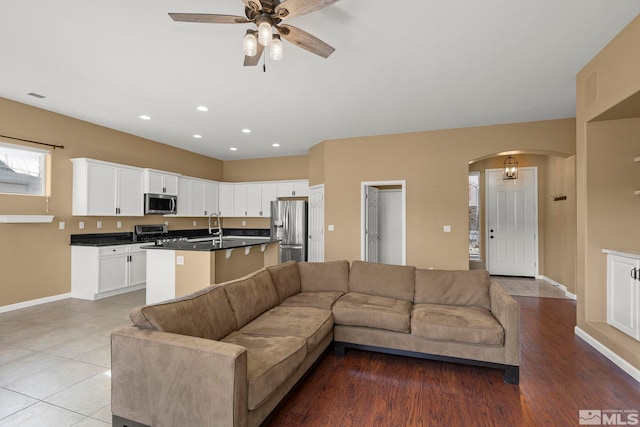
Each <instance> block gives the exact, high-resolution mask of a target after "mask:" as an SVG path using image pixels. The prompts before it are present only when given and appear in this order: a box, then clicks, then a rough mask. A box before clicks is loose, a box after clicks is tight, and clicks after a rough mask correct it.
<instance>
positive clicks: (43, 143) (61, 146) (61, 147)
mask: <svg viewBox="0 0 640 427" xmlns="http://www.w3.org/2000/svg"><path fill="white" fill-rule="evenodd" d="M0 136H1V137H3V138H9V139H15V140H16V141H24V142H30V143H32V144H40V145H46V146H47V147H53V149H54V150H55V149H56V148H60V149H62V150H64V145H55V144H47V143H46V142H38V141H32V140H30V139H22V138H15V137H13V136H7V135H1V134H0Z"/></svg>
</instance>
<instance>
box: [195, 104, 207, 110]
mask: <svg viewBox="0 0 640 427" xmlns="http://www.w3.org/2000/svg"><path fill="white" fill-rule="evenodd" d="M197 110H198V111H209V109H208V108H207V107H205V106H204V105H200V106H199V107H198V108H197Z"/></svg>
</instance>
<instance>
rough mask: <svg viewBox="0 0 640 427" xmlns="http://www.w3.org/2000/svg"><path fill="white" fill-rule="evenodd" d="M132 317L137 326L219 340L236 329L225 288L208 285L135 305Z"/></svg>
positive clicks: (130, 315)
mask: <svg viewBox="0 0 640 427" xmlns="http://www.w3.org/2000/svg"><path fill="white" fill-rule="evenodd" d="M129 317H130V318H131V321H132V322H133V323H134V324H135V325H136V326H138V327H140V328H144V329H155V330H158V331H163V332H172V333H175V334H180V335H189V336H192V337H199V338H207V339H211V340H219V339H221V338H223V337H225V336H227V335H228V334H230V333H231V332H233V331H234V330H236V318H235V316H234V314H233V310H232V309H231V305H230V304H229V300H228V299H227V295H226V293H225V291H224V290H223V289H222V288H220V287H216V286H209V287H207V288H204V289H202V290H199V291H197V292H194V293H192V294H189V295H186V296H184V297H181V298H177V299H174V300H170V301H167V302H162V303H159V304H154V305H145V306H141V307H137V308H135V309H134V310H133V311H132V312H131V313H130V314H129Z"/></svg>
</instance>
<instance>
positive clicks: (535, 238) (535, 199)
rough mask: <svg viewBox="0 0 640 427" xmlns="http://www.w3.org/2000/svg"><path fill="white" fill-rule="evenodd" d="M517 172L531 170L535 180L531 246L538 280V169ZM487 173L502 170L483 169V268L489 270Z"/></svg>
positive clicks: (527, 168) (500, 170)
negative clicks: (532, 246)
mask: <svg viewBox="0 0 640 427" xmlns="http://www.w3.org/2000/svg"><path fill="white" fill-rule="evenodd" d="M519 170H531V171H533V177H534V180H535V185H534V188H533V201H534V204H535V209H534V212H533V214H534V227H535V229H534V238H533V245H534V249H533V252H534V255H533V256H534V263H535V266H534V272H535V277H536V278H539V277H540V260H539V245H538V242H539V241H540V239H539V235H540V233H539V223H538V210H539V209H540V206H539V203H538V167H537V166H530V167H523V168H519ZM487 172H500V173H502V169H485V170H484V188H485V192H484V193H485V195H484V206H485V209H484V211H485V215H484V216H485V218H484V221H485V222H484V241H485V242H484V244H485V254H486V260H485V266H486V269H487V270H489V266H490V265H491V264H490V260H489V257H490V256H491V253H490V252H489V211H488V207H489V192H488V191H486V189H487Z"/></svg>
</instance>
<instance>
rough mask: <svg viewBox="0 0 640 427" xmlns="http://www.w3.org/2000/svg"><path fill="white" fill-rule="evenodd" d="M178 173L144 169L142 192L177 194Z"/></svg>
mask: <svg viewBox="0 0 640 427" xmlns="http://www.w3.org/2000/svg"><path fill="white" fill-rule="evenodd" d="M178 177H179V175H178V174H174V173H170V172H164V171H158V170H154V169H145V170H144V192H145V193H151V194H167V195H171V196H176V195H177V194H178Z"/></svg>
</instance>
